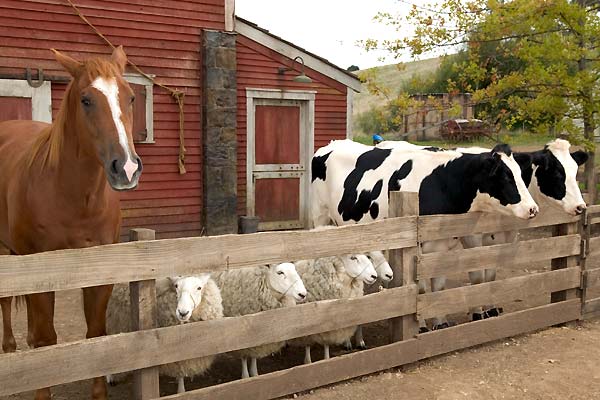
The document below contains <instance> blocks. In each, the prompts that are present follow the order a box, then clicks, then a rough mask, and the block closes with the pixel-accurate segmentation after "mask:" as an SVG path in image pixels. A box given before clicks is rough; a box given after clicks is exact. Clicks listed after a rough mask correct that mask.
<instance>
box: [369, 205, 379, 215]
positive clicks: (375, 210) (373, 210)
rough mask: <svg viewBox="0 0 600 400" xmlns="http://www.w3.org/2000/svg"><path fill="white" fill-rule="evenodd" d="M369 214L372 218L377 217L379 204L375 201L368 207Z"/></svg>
mask: <svg viewBox="0 0 600 400" xmlns="http://www.w3.org/2000/svg"><path fill="white" fill-rule="evenodd" d="M369 214H371V218H373V219H377V217H378V216H379V204H378V203H377V202H376V201H374V202H373V204H371V208H369Z"/></svg>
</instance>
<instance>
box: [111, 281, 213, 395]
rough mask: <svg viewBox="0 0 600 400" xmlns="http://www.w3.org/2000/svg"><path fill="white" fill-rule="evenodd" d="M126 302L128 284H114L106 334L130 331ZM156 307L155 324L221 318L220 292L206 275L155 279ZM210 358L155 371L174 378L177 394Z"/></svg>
mask: <svg viewBox="0 0 600 400" xmlns="http://www.w3.org/2000/svg"><path fill="white" fill-rule="evenodd" d="M129 304H130V300H129V285H127V284H119V285H115V287H114V289H113V293H112V296H111V298H110V301H109V303H108V309H107V312H106V329H107V333H108V334H115V333H121V332H130V331H131V317H130V308H129V307H130V306H129ZM156 306H157V307H156V308H157V314H158V326H159V327H165V326H173V325H179V324H182V323H186V322H196V321H208V320H214V319H218V318H223V305H222V298H221V293H220V291H219V288H218V287H217V284H216V283H215V282H214V281H213V280H212V279H211V278H210V274H201V275H199V276H187V277H181V276H178V277H173V278H168V279H160V280H157V281H156ZM214 359H215V355H211V356H206V357H201V358H195V359H191V360H184V361H177V362H173V363H169V364H164V365H161V366H159V373H160V374H161V375H165V376H170V377H174V378H177V384H178V385H177V393H183V392H185V385H184V378H185V377H187V378H192V377H194V376H199V375H202V374H203V373H204V372H206V371H207V370H208V369H209V368H210V366H211V365H212V363H213V361H214ZM119 375H121V374H119ZM106 379H107V381H108V383H109V384H113V383H114V382H115V377H114V376H112V375H108V376H107V377H106Z"/></svg>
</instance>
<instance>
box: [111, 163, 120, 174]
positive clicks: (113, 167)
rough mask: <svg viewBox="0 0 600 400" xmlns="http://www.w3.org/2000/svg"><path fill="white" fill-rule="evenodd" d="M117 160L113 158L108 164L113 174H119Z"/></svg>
mask: <svg viewBox="0 0 600 400" xmlns="http://www.w3.org/2000/svg"><path fill="white" fill-rule="evenodd" d="M117 163H118V162H117V160H113V162H112V163H111V164H110V172H112V173H113V174H115V175H118V174H119V170H118V168H117Z"/></svg>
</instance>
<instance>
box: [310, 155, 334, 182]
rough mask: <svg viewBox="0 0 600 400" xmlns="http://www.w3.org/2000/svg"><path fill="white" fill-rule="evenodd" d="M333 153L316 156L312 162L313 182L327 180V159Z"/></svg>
mask: <svg viewBox="0 0 600 400" xmlns="http://www.w3.org/2000/svg"><path fill="white" fill-rule="evenodd" d="M330 154H331V151H330V152H329V153H327V154H324V155H322V156H314V157H313V158H312V160H311V169H312V180H311V182H314V181H315V179H322V180H325V178H327V164H326V163H327V159H328V158H329V155H330Z"/></svg>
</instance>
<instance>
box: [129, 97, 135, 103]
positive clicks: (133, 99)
mask: <svg viewBox="0 0 600 400" xmlns="http://www.w3.org/2000/svg"><path fill="white" fill-rule="evenodd" d="M134 101H135V96H131V99H129V104H133V102H134Z"/></svg>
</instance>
